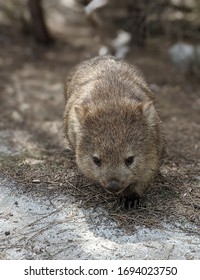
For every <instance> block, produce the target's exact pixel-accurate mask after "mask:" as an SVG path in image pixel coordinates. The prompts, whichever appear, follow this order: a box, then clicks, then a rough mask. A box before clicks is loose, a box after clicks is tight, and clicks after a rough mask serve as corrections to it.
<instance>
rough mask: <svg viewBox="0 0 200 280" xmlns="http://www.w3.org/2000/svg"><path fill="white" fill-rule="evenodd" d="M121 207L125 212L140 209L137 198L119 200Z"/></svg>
mask: <svg viewBox="0 0 200 280" xmlns="http://www.w3.org/2000/svg"><path fill="white" fill-rule="evenodd" d="M121 203H122V207H123V208H125V209H126V210H128V211H129V210H132V209H133V210H136V209H138V207H140V198H139V197H123V198H121Z"/></svg>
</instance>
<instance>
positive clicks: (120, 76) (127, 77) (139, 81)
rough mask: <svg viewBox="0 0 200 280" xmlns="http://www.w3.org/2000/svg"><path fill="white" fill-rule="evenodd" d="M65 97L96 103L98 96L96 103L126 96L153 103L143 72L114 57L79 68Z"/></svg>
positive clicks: (84, 64) (93, 61) (66, 85)
mask: <svg viewBox="0 0 200 280" xmlns="http://www.w3.org/2000/svg"><path fill="white" fill-rule="evenodd" d="M113 89H114V90H113ZM64 95H65V99H66V100H69V98H70V97H71V98H72V99H73V101H74V102H75V101H76V100H77V99H79V101H80V102H81V101H83V100H84V99H87V100H88V99H90V98H91V99H93V97H94V95H95V100H96V102H98V101H100V100H102V99H106V100H109V99H120V98H123V97H125V96H126V97H127V98H131V99H135V100H136V101H137V102H142V101H145V100H149V99H150V100H153V95H152V93H151V91H150V90H149V88H148V86H147V84H146V82H145V80H144V78H143V76H142V74H141V73H140V72H139V70H138V69H137V68H136V67H134V66H130V65H129V64H127V63H126V62H124V61H122V60H119V59H116V58H114V57H112V56H99V57H95V58H93V59H90V60H87V61H84V62H82V63H80V64H79V65H78V66H76V67H75V68H74V69H73V71H72V72H71V73H70V75H69V76H68V78H67V81H66V83H65V92H64ZM71 101H72V100H71ZM72 103H73V102H72Z"/></svg>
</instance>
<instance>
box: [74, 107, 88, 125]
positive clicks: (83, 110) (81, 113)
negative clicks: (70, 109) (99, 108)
mask: <svg viewBox="0 0 200 280" xmlns="http://www.w3.org/2000/svg"><path fill="white" fill-rule="evenodd" d="M74 110H75V112H76V115H77V118H78V121H79V122H80V123H83V121H84V119H85V117H86V115H87V113H88V111H89V108H88V106H87V105H86V104H80V105H75V106H74Z"/></svg>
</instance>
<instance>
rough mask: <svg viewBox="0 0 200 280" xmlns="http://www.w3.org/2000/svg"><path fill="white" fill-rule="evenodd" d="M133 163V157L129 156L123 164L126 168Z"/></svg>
mask: <svg viewBox="0 0 200 280" xmlns="http://www.w3.org/2000/svg"><path fill="white" fill-rule="evenodd" d="M133 161H134V156H131V157H128V158H126V159H125V161H124V162H125V164H126V166H129V165H131V164H132V163H133Z"/></svg>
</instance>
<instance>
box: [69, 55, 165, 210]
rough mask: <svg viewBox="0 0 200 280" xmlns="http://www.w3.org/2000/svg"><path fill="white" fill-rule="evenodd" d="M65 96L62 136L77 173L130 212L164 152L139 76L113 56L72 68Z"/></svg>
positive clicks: (157, 123)
mask: <svg viewBox="0 0 200 280" xmlns="http://www.w3.org/2000/svg"><path fill="white" fill-rule="evenodd" d="M64 95H65V99H66V107H65V111H64V134H65V136H66V138H67V139H68V141H69V143H70V145H71V148H72V149H73V150H74V152H75V157H76V163H77V165H78V167H79V169H80V170H81V171H82V173H83V174H84V175H85V176H86V177H87V178H89V179H91V180H93V181H94V182H98V183H100V185H101V186H102V187H103V188H104V189H105V190H106V191H107V192H109V193H112V194H114V195H119V196H121V197H122V198H123V199H122V201H124V206H125V207H126V208H129V209H130V208H132V207H135V205H136V204H137V203H138V201H139V199H140V198H141V197H142V196H143V194H144V193H145V191H146V190H147V188H148V187H149V186H150V185H151V183H152V182H153V180H154V179H155V177H156V175H157V173H158V170H159V166H160V159H161V154H162V150H163V133H162V128H161V122H160V119H159V116H158V113H157V111H156V108H155V105H154V96H153V93H152V92H151V91H150V89H149V88H148V86H147V83H146V82H145V80H144V78H143V76H142V74H141V73H140V72H139V70H137V68H136V67H134V66H131V65H129V64H128V63H126V62H124V61H122V60H119V59H116V58H114V57H112V56H99V57H95V58H92V59H89V60H87V61H85V62H82V63H80V64H79V65H78V66H76V67H75V68H74V70H73V71H72V72H71V73H70V75H69V77H68V79H67V81H66V84H65V92H64ZM135 202H136V203H135Z"/></svg>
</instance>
